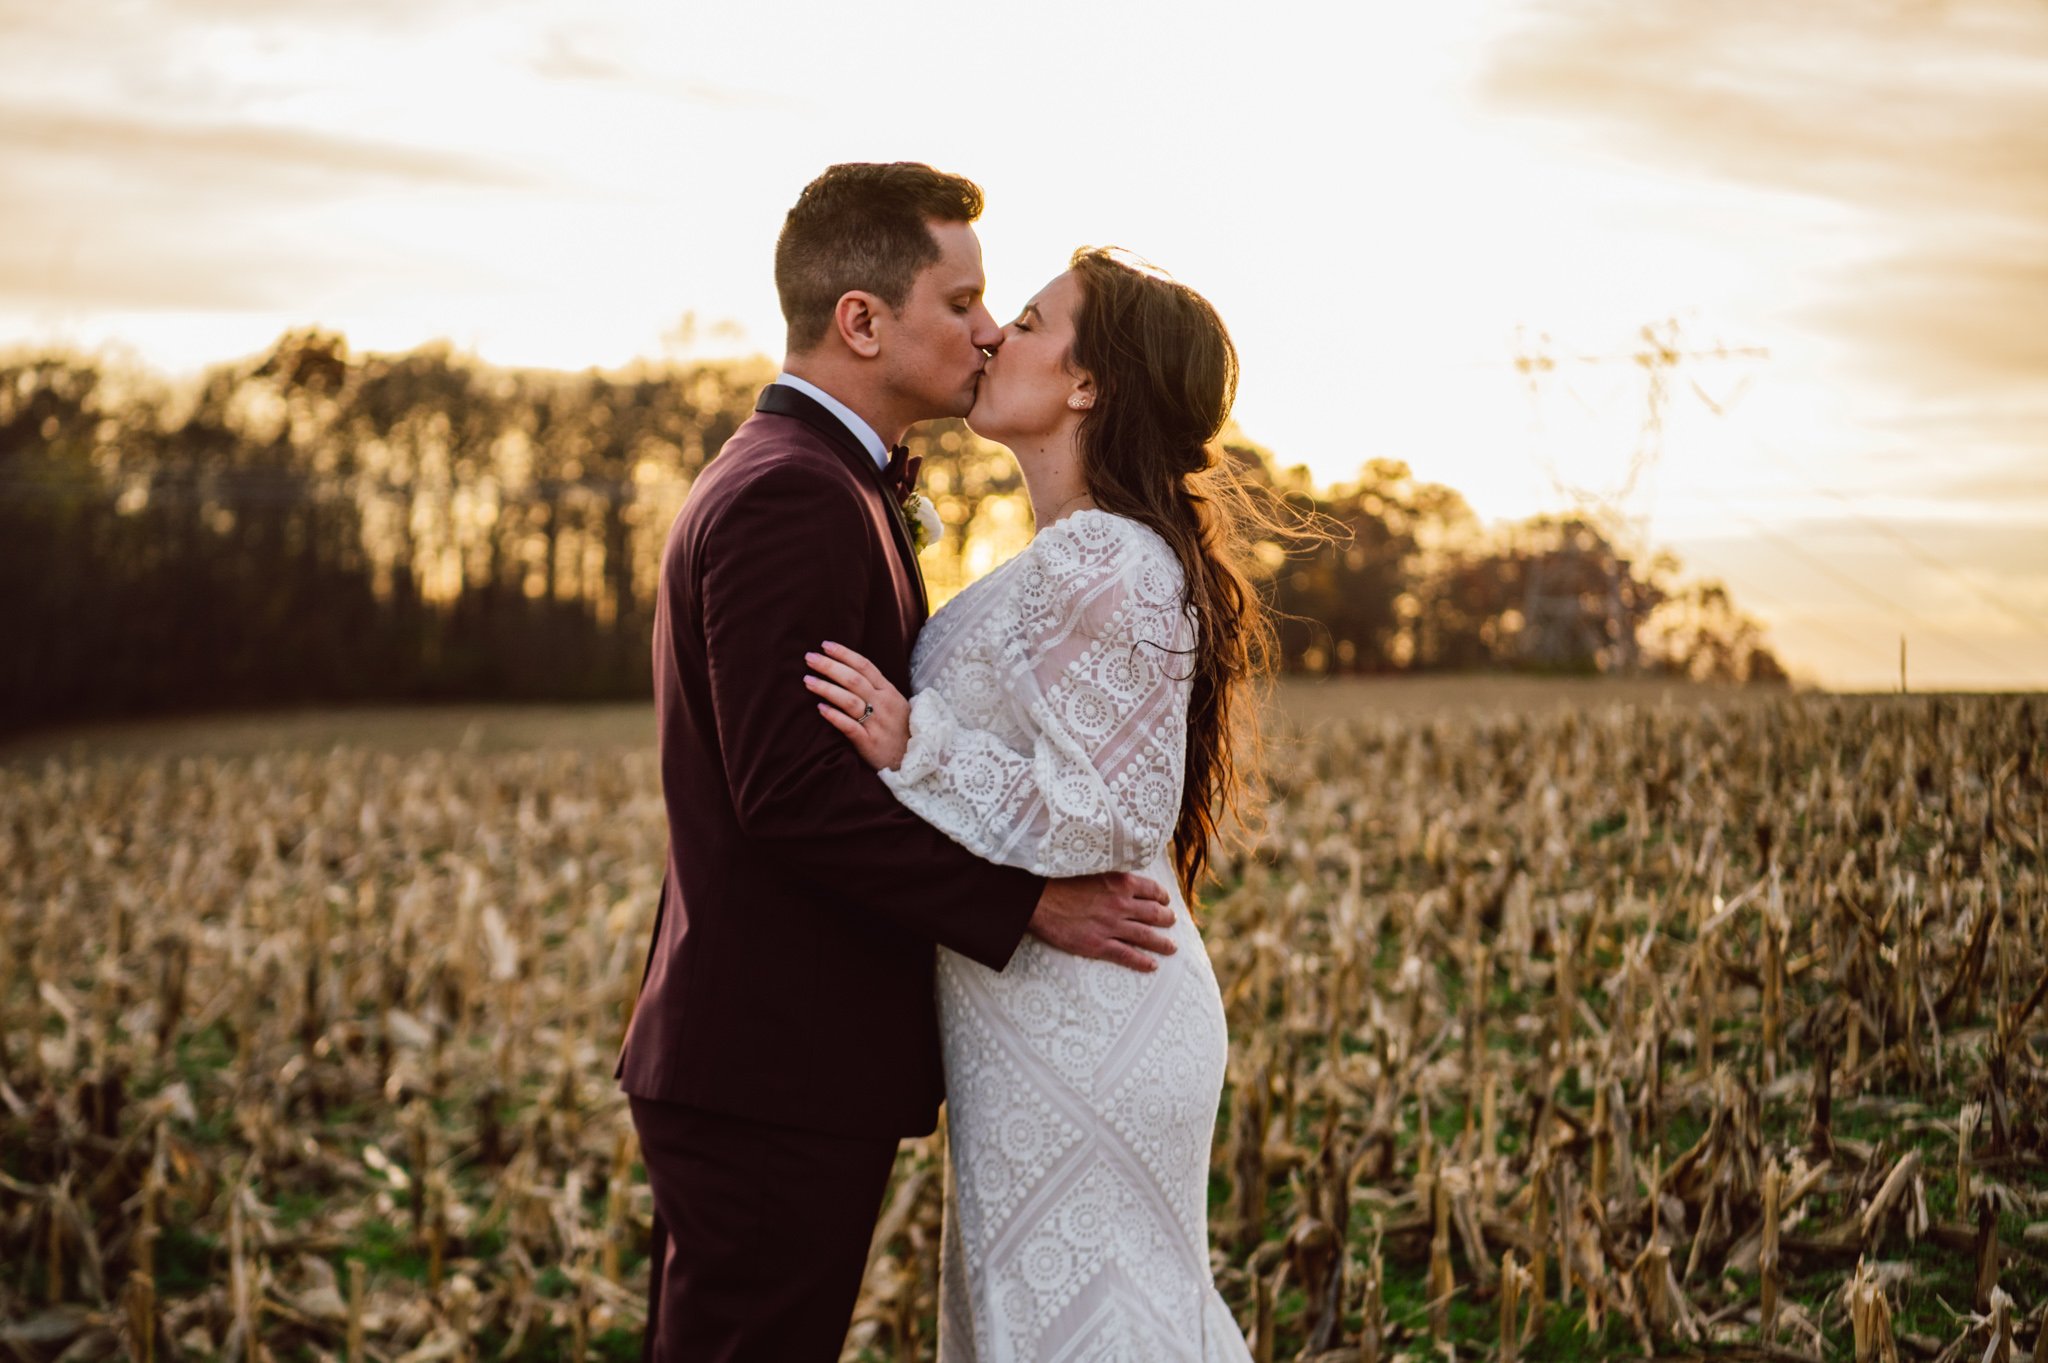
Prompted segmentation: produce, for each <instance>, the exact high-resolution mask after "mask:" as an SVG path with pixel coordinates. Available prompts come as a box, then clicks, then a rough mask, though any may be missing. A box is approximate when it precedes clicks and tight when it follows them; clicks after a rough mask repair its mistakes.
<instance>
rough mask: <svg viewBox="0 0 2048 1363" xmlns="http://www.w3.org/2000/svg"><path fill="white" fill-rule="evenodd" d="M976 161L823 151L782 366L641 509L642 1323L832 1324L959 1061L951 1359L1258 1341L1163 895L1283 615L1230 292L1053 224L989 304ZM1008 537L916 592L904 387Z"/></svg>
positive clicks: (635, 1096) (841, 1327) (818, 1343)
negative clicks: (980, 444) (1047, 277)
mask: <svg viewBox="0 0 2048 1363" xmlns="http://www.w3.org/2000/svg"><path fill="white" fill-rule="evenodd" d="M981 207H982V195H981V191H980V190H979V189H978V188H977V187H976V186H975V185H974V184H973V183H972V182H971V181H968V180H965V179H963V178H961V177H959V176H957V175H949V174H944V173H941V172H939V171H936V170H933V169H932V168H931V167H929V166H925V165H921V164H916V163H898V164H891V165H868V164H848V165H837V166H833V167H831V168H830V169H828V170H827V171H826V172H825V173H824V174H823V175H820V176H819V177H818V178H817V179H816V180H814V181H812V182H811V183H810V184H809V185H808V186H806V187H805V188H804V191H803V193H802V194H801V196H799V198H798V199H797V202H796V206H795V207H793V208H792V209H790V211H789V215H788V218H787V219H786V220H785V222H784V223H783V227H782V233H781V236H780V238H779V239H778V241H777V243H776V250H775V285H776V290H777V292H778V293H779V295H780V297H781V302H782V312H783V316H784V318H785V320H786V321H787V323H788V351H787V358H786V359H785V361H784V364H783V372H782V373H781V374H780V375H779V376H778V377H777V378H776V380H775V382H774V383H772V384H770V385H769V386H768V387H767V388H766V389H764V390H763V391H762V393H761V396H760V400H759V402H758V403H757V404H756V406H755V408H754V413H753V415H752V416H751V417H749V418H748V419H747V421H746V422H745V423H744V424H743V425H741V426H740V428H739V429H738V431H737V432H735V433H734V434H733V436H732V437H731V439H729V440H728V441H727V442H726V443H725V446H724V448H723V450H721V451H720V452H719V454H718V456H717V458H716V459H715V460H713V461H712V462H711V464H710V465H709V466H708V467H707V468H706V469H705V471H704V472H703V474H702V476H700V477H699V478H698V479H697V481H696V484H695V486H694V487H693V488H692V489H691V491H690V495H689V498H688V500H687V502H686V503H685V505H684V507H683V510H682V513H681V514H680V515H679V516H678V517H677V518H676V521H675V524H674V526H673V528H672V529H671V530H670V531H669V535H668V540H667V544H666V547H665V549H664V551H663V554H662V561H661V585H660V594H659V599H658V603H657V607H656V612H655V624H654V683H655V703H656V714H657V716H658V721H659V726H660V752H661V776H662V793H663V796H664V799H665V802H666V805H667V809H668V825H669V841H668V866H667V877H666V880H665V881H664V884H663V888H662V896H661V907H660V911H659V913H658V915H657V917H656V919H655V925H654V934H653V943H652V946H651V948H650V950H649V955H648V961H647V971H646V975H645V977H644V979H643V981H642V983H641V988H640V994H639V999H638V1002H637V1004H636V1006H635V1010H634V1014H633V1018H632V1021H631V1023H630V1025H629V1027H628V1029H627V1034H626V1041H625V1046H624V1049H623V1051H622V1053H621V1055H620V1060H619V1068H618V1077H619V1079H620V1080H621V1086H622V1087H623V1088H624V1090H625V1092H626V1093H627V1095H628V1096H629V1099H630V1106H631V1110H632V1117H633V1125H634V1127H635V1129H636V1130H637V1131H638V1133H639V1137H640V1145H641V1150H642V1153H643V1155H644V1157H645V1161H646V1166H647V1176H648V1182H649V1183H650V1185H651V1186H652V1189H653V1193H654V1205H655V1218H656V1232H655V1247H654V1262H653V1264H652V1266H651V1283H650V1288H649V1303H648V1329H647V1357H649V1358H653V1359H659V1360H664V1361H665V1363H685V1360H687V1361H688V1363H714V1361H716V1363H831V1360H834V1359H836V1358H838V1356H839V1352H840V1349H841V1346H842V1344H843V1342H844V1340H845V1336H846V1330H847V1323H848V1318H849V1316H850V1315H851V1313H852V1310H853V1306H854V1301H855V1298H856V1297H857V1295H858V1293H859V1289H860V1282H861V1276H862V1272H863V1269H864V1267H865V1263H866V1257H867V1250H868V1245H869V1241H870V1238H871V1236H872V1234H873V1229H874V1221H875V1216H876V1213H877V1210H878V1209H879V1207H880V1204H881V1200H882V1196H883V1193H884V1191H885V1188H886V1185H887V1182H888V1179H889V1174H890V1170H891V1168H892V1165H893V1162H894V1158H895V1154H896V1149H897V1143H898V1141H899V1140H900V1139H901V1138H902V1137H904V1136H908V1135H921V1134H924V1133H927V1132H930V1131H931V1130H933V1129H934V1127H935V1124H936V1120H937V1113H938V1104H939V1101H940V1098H941V1097H942V1096H943V1097H944V1098H945V1099H946V1101H947V1103H948V1104H949V1115H948V1131H949V1137H950V1139H949V1146H950V1151H949V1155H950V1157H949V1161H948V1164H949V1167H948V1169H947V1175H946V1185H945V1188H946V1196H945V1227H944V1232H943V1248H942V1256H941V1257H942V1270H941V1281H940V1293H939V1295H940V1309H939V1317H940V1320H939V1357H940V1359H941V1360H944V1363H970V1361H975V1363H1040V1361H1043V1363H1053V1360H1061V1361H1062V1363H1066V1361H1072V1363H1079V1361H1080V1360H1094V1361H1098V1363H1109V1361H1112V1360H1113V1361H1114V1363H1139V1361H1141V1360H1162V1361H1164V1360H1196V1361H1197V1363H1224V1361H1225V1360H1228V1361H1229V1363H1248V1360H1249V1358H1250V1354H1249V1352H1248V1351H1247V1349H1246V1347H1245V1342H1244V1339H1243V1336H1242V1335H1241V1334H1240V1333H1239V1331H1238V1328H1237V1324H1236V1322H1235V1321H1234V1320H1233V1319H1232V1317H1231V1314H1230V1311H1229V1310H1228V1308H1227V1307H1226V1305H1225V1304H1224V1302H1223V1299H1222V1298H1221V1297H1220V1296H1219V1295H1218V1294H1217V1291H1216V1287H1215V1284H1214V1282H1213V1280H1212V1278H1211V1275H1210V1268H1209V1241H1208V1213H1207V1208H1208V1186H1209V1144H1210V1139H1211V1136H1212V1134H1213V1131H1214V1127H1215V1122H1216V1111H1217V1103H1218V1100H1219V1097H1220V1094H1221V1090H1222V1085H1223V1077H1224V1064H1225V1058H1226V1041H1227V1038H1226V1036H1225V1030H1224V1014H1223V1004H1222V1000H1221V998H1220V996H1219V994H1218V991H1217V987H1216V978H1215V975H1214V974H1213V973H1212V971H1211V969H1210V965H1209V958H1208V954H1207V953H1206V952H1205V951H1204V950H1203V947H1202V941H1201V938H1200V936H1199V935H1198V933H1197V931H1196V928H1195V923H1194V920H1193V918H1192V917H1191V915H1190V913H1189V907H1188V906H1189V903H1190V902H1191V901H1192V900H1193V898H1194V887H1195V885H1196V882H1197V881H1198V879H1199V878H1200V876H1201V875H1202V873H1203V871H1204V868H1205V866H1206V864H1207V860H1208V851H1209V843H1210V839H1211V837H1212V836H1213V835H1214V834H1215V832H1216V829H1217V822H1218V820H1219V819H1220V818H1221V817H1223V816H1224V814H1225V812H1226V811H1227V810H1228V809H1229V808H1230V807H1231V805H1232V804H1233V802H1234V801H1235V799H1236V797H1237V795H1238V792H1239V790H1240V788H1241V786H1242V784H1243V780H1242V774H1241V772H1240V767H1239V757H1240V755H1241V754H1242V752H1243V747H1242V745H1243V743H1244V742H1245V741H1246V740H1245V739H1244V738H1243V737H1240V735H1242V734H1244V733H1245V725H1244V723H1243V721H1246V720H1247V719H1249V718H1250V712H1251V710H1252V709H1253V705H1254V703H1253V701H1252V699H1251V697H1250V694H1249V692H1248V691H1247V689H1246V688H1247V687H1248V686H1250V685H1251V684H1252V683H1254V682H1255V680H1256V673H1257V670H1258V666H1259V664H1260V663H1261V661H1262V660H1263V658H1264V657H1265V645H1266V642H1267V640H1268V639H1269V638H1270V628H1271V627H1270V625H1269V623H1268V621H1267V617H1266V614H1265V610H1264V606H1263V603H1262V602H1261V600H1260V598H1259V596H1258V595H1257V593H1256V592H1255V591H1254V589H1253V587H1252V585H1251V582H1250V580H1249V578H1248V577H1247V575H1246V564H1247V562H1248V561H1249V560H1248V554H1247V552H1246V546H1247V531H1248V529H1249V528H1250V527H1251V526H1252V525H1253V524H1254V522H1255V518H1256V512H1255V510H1254V504H1253V502H1252V501H1251V500H1250V499H1249V497H1248V495H1247V490H1246V488H1245V486H1244V485H1243V483H1242V482H1241V481H1240V480H1239V476H1238V474H1237V472H1236V467H1235V464H1234V462H1233V461H1232V460H1231V458H1230V457H1229V456H1228V455H1226V454H1224V453H1223V452H1222V451H1221V449H1220V448H1219V447H1218V446H1217V445H1216V443H1215V441H1216V438H1217V436H1218V434H1219V433H1220V432H1221V430H1222V428H1223V424H1224V420H1225V418H1226V417H1227V416H1228V414H1229V410H1230V403H1231V399H1232V397H1233V395H1234V391H1235V388H1236V379H1237V355H1236V351H1235V350H1234V348H1233V347H1232V345H1231V341H1230V336H1229V334H1228V332H1226V331H1225V329H1224V326H1223V323H1222V321H1221V319H1219V318H1218V317H1217V315H1216V312H1215V310H1214V309H1213V308H1212V307H1210V305H1209V304H1208V302H1207V301H1206V300H1204V299H1203V298H1202V297H1201V296H1200V295H1199V294H1197V293H1195V292H1194V291H1193V290H1192V289H1189V288H1187V287H1185V286H1183V285H1181V284H1178V283H1174V282H1172V281H1170V280H1168V279H1165V278H1162V277H1160V276H1159V275H1157V274H1155V273H1152V272H1149V271H1147V270H1144V269H1140V268H1137V267H1135V266H1133V265H1131V264H1128V263H1126V262H1125V260H1124V259H1122V258H1121V257H1120V256H1117V255H1114V254H1111V253H1109V252H1106V251H1098V250H1082V251H1079V252H1077V253H1076V254H1075V255H1074V257H1073V259H1072V260H1071V261H1070V262H1069V264H1068V267H1067V269H1066V270H1065V271H1063V272H1062V273H1061V274H1059V275H1058V276H1057V277H1056V278H1054V279H1053V280H1052V282H1051V283H1049V284H1047V285H1046V286H1045V287H1044V288H1042V289H1040V290H1039V291H1038V293H1037V294H1036V295H1035V296H1034V297H1033V298H1032V299H1031V300H1030V302H1028V303H1027V304H1025V306H1024V307H1023V309H1022V310H1021V311H1020V312H1019V313H1018V314H1017V315H1016V318H1015V320H1013V321H1012V322H1010V323H1009V325H1007V326H998V325H997V324H996V322H995V320H994V318H993V317H992V316H991V315H990V313H989V310H988V307H987V306H986V304H985V303H984V301H983V298H982V293H983V289H984V287H985V283H986V281H985V278H984V275H983V271H982V262H981V246H980V243H979V241H978V239H977V238H976V236H975V233H974V228H973V223H974V221H975V220H976V219H977V218H978V217H979V216H980V214H981ZM935 417H965V418H966V419H967V423H968V425H969V426H970V427H971V428H972V430H973V431H974V432H975V434H977V435H978V436H981V437H983V438H985V439H988V440H991V441H995V442H998V443H1000V444H1002V445H1005V446H1007V447H1008V448H1009V450H1010V451H1011V453H1012V454H1013V455H1014V456H1015V458H1016V460H1017V463H1018V466H1019V468H1020V469H1021V470H1022V473H1023V478H1024V483H1025V485H1026V487H1027V489H1028V490H1029V493H1030V498H1031V508H1032V512H1033V515H1034V517H1035V523H1036V534H1035V536H1034V538H1033V539H1032V540H1031V542H1030V544H1029V545H1028V546H1027V547H1026V548H1025V549H1024V550H1023V551H1022V552H1021V553H1019V554H1018V555H1017V556H1016V557H1014V558H1012V559H1010V560H1009V561H1008V562H1006V563H1004V564H1003V565H1002V566H1000V567H999V568H997V569H996V570H995V571H994V572H992V573H990V574H988V575H987V576H986V577H984V578H982V579H980V580H979V581H977V582H975V583H974V584H973V585H971V586H969V587H968V588H967V589H966V590H965V591H963V592H961V593H960V594H959V595H958V596H956V597H954V598H953V599H952V600H951V601H949V602H947V603H946V605H945V606H944V607H943V608H941V609H940V610H939V611H938V612H937V613H936V614H934V615H931V616H930V618H929V620H927V614H928V608H927V605H926V600H925V595H924V586H923V581H922V579H921V577H920V576H919V572H918V566H917V558H916V554H915V552H914V546H915V539H914V538H913V534H912V525H913V521H912V519H911V517H910V514H907V513H906V499H907V497H908V495H909V493H910V491H911V488H912V480H913V479H914V477H915V468H914V464H915V461H914V460H908V459H907V457H906V452H905V451H904V449H903V448H902V446H901V445H900V443H899V442H900V441H901V440H902V439H903V436H904V432H905V431H906V430H907V429H908V428H909V427H910V426H911V425H912V424H913V423H915V422H919V421H924V420H929V419H932V418H935Z"/></svg>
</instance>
